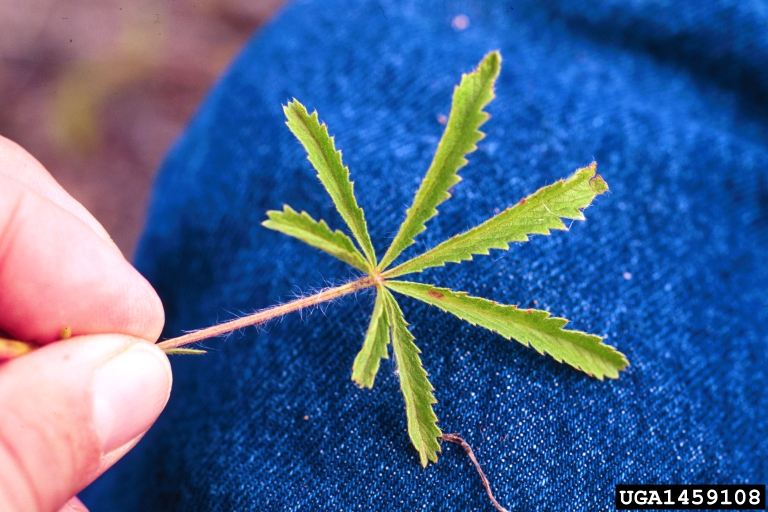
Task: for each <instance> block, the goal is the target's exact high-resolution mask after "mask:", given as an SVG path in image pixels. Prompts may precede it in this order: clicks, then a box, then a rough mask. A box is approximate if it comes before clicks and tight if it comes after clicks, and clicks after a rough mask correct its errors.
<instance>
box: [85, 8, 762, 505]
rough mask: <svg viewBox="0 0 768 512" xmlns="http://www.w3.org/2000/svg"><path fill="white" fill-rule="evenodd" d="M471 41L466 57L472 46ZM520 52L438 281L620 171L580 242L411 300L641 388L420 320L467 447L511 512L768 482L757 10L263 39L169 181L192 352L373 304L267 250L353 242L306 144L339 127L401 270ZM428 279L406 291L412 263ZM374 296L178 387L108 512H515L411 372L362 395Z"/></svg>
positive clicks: (368, 11) (426, 240)
mask: <svg viewBox="0 0 768 512" xmlns="http://www.w3.org/2000/svg"><path fill="white" fill-rule="evenodd" d="M459 14H464V15H466V16H467V17H468V19H469V21H470V24H469V27H468V28H466V30H463V31H457V30H455V29H454V28H452V26H451V20H452V19H453V18H454V17H455V16H456V15H459ZM493 49H500V50H501V53H502V57H503V63H502V71H501V75H500V77H499V80H498V82H497V87H496V95H497V98H496V100H494V101H493V102H492V103H491V104H490V106H489V107H488V111H489V112H490V113H491V115H492V118H491V119H490V120H489V121H488V122H487V123H486V125H485V126H484V128H483V130H484V131H485V132H486V134H487V136H486V138H485V139H483V140H482V141H481V142H480V143H479V149H478V151H476V152H475V153H473V154H472V155H471V156H470V157H469V161H470V163H469V165H468V166H466V167H465V168H464V169H462V171H461V176H462V178H463V181H462V182H461V183H459V184H457V185H456V186H455V187H454V188H453V190H452V194H453V197H452V198H451V199H450V200H449V201H447V202H446V203H444V204H443V205H441V206H440V207H439V211H440V214H439V215H438V216H437V217H435V218H434V219H433V220H431V221H430V222H429V224H428V229H427V231H426V232H424V233H423V234H422V235H420V236H419V237H418V238H417V243H416V244H415V245H414V246H413V247H411V248H409V249H408V250H407V251H406V253H405V254H404V255H403V257H408V256H413V255H416V254H417V253H419V252H421V251H424V250H425V249H427V248H429V247H432V246H434V245H435V244H437V243H438V242H440V241H442V240H443V239H445V238H446V237H449V236H451V235H454V234H457V233H459V232H461V231H463V230H465V229H467V228H470V227H472V226H474V225H476V224H477V223H479V222H481V221H483V220H485V219H487V218H488V217H490V216H492V215H493V214H494V213H495V212H498V211H500V210H501V209H504V208H505V207H507V206H510V205H513V204H515V203H516V202H517V201H518V200H519V199H521V198H522V197H524V196H525V195H527V194H530V193H532V192H534V191H535V190H537V189H538V188H539V187H541V186H544V185H547V184H551V183H552V182H553V181H555V180H557V179H559V178H564V177H567V176H568V175H570V173H571V172H573V171H574V170H575V169H576V168H578V167H582V166H585V165H588V164H589V163H590V162H591V161H592V160H593V159H595V160H596V161H597V162H598V172H600V174H601V175H602V176H603V177H604V178H605V179H606V181H607V182H608V184H609V186H610V188H611V192H610V193H609V194H605V195H602V196H600V197H598V198H597V199H596V200H595V203H594V204H593V205H592V206H591V207H590V208H589V209H588V210H586V216H587V218H588V220H587V221H586V222H573V223H572V224H570V230H569V231H568V232H556V233H554V234H553V235H552V236H549V237H545V236H534V237H532V239H531V241H530V242H528V243H524V244H515V245H514V246H513V247H511V249H510V250H509V251H508V252H502V251H493V252H492V254H491V255H490V256H477V257H475V260H474V261H473V262H465V263H462V264H461V265H456V264H448V265H447V267H445V268H436V269H430V270H428V271H426V272H424V273H423V274H420V275H416V276H413V277H409V278H408V279H413V280H416V281H420V282H427V283H435V284H438V285H441V286H450V287H452V288H454V289H458V290H464V291H467V292H469V293H471V294H473V295H477V296H481V297H486V298H490V299H494V300H497V301H500V302H503V303H507V304H519V305H520V306H521V307H536V308H541V309H546V310H548V311H550V312H552V313H553V314H554V315H557V316H563V317H566V318H568V319H570V320H571V322H572V323H571V324H570V326H571V327H573V328H577V329H581V330H586V331H589V332H593V333H597V334H601V335H605V336H606V337H607V338H606V342H607V343H609V344H611V345H613V346H615V347H617V348H618V349H619V350H621V351H622V352H624V353H625V354H626V355H627V357H628V359H629V361H630V363H631V366H630V367H629V368H628V370H627V371H625V372H622V374H621V377H620V378H619V379H618V380H615V381H606V382H600V381H597V380H595V379H592V378H590V377H588V376H586V375H583V374H582V373H580V372H578V371H576V370H574V369H572V368H571V367H569V366H566V365H562V364H559V363H557V362H555V361H553V360H552V359H551V358H549V357H544V356H540V355H538V354H537V353H536V352H535V351H534V350H532V349H529V348H525V347H523V346H521V345H520V344H518V343H515V342H509V341H506V340H504V339H503V338H501V337H500V336H498V335H495V334H493V333H491V332H488V331H485V330H483V329H481V328H477V327H472V326H470V325H469V324H466V323H464V322H462V321H460V320H458V319H456V318H454V317H452V316H450V315H448V314H444V313H442V312H440V311H438V310H437V309H435V308H430V307H429V306H427V305H423V304H421V303H418V302H416V301H414V300H411V299H408V298H404V297H398V300H399V302H400V304H401V306H402V308H403V310H404V312H405V316H406V320H407V321H408V322H409V323H410V324H411V326H412V332H413V334H414V335H415V337H416V343H417V344H418V346H419V347H420V348H421V350H422V352H423V354H422V360H423V363H424V366H425V367H426V369H427V371H428V372H429V374H430V380H431V382H432V383H433V385H434V386H435V388H436V391H435V394H436V397H437V399H438V401H439V403H438V404H436V406H435V411H436V413H437V415H438V417H439V419H440V422H439V425H440V427H441V428H442V430H443V431H444V432H458V433H460V434H461V435H462V436H463V437H464V438H465V439H466V440H467V441H468V442H469V443H470V445H472V447H473V448H474V450H475V452H476V454H477V456H478V458H479V460H480V462H481V464H482V465H483V468H484V470H485V472H486V474H487V475H488V478H489V479H490V482H491V486H492V487H493V489H494V490H495V493H496V497H497V498H498V500H499V501H500V502H501V503H502V504H504V505H506V506H507V507H509V508H510V509H512V510H585V511H592V510H613V497H614V487H613V486H614V484H616V483H741V482H745V483H766V482H767V481H768V420H767V419H766V412H767V411H768V391H766V384H767V383H768V328H767V327H766V325H768V265H767V264H766V263H767V262H768V101H767V98H768V4H766V2H765V1H758V0H752V1H749V0H746V1H745V0H712V1H707V2H672V1H671V0H670V1H652V0H632V1H629V2H627V1H620V0H601V1H598V0H588V1H584V2H575V1H568V0H560V1H553V2H548V3H546V5H542V3H540V2H534V1H530V2H526V1H522V0H519V1H518V0H516V1H515V2H511V3H510V2H498V1H445V2H441V1H416V0H411V1H408V0H404V1H388V0H380V1H360V0H326V1H316V0H312V1H297V2H294V3H292V4H289V5H288V6H287V7H286V8H284V9H283V10H282V12H281V13H279V15H278V16H277V17H276V18H275V20H273V21H272V22H271V23H270V24H269V25H268V26H266V27H264V28H263V29H262V30H260V31H259V33H258V34H256V36H255V37H254V39H253V40H252V41H251V42H250V43H249V44H248V45H247V46H246V47H245V49H244V50H243V52H242V53H241V55H240V56H239V58H238V59H237V60H236V61H235V62H234V63H233V65H232V66H231V67H230V69H229V70H228V72H227V73H226V74H225V75H224V76H223V78H222V79H221V80H220V82H219V83H218V84H217V85H216V86H215V88H214V89H213V90H212V91H211V93H210V95H209V97H208V98H207V100H206V101H205V102H204V103H203V105H202V107H201V109H200V111H199V112H198V113H197V115H196V116H195V118H194V120H193V121H192V122H191V123H190V125H189V128H188V129H187V131H186V133H185V134H184V135H183V137H181V139H180V140H179V141H178V142H177V144H176V145H175V147H174V148H173V150H172V151H171V152H170V154H169V156H168V158H167V160H166V161H165V163H164V164H163V166H162V169H161V171H160V173H159V175H158V178H157V181H156V185H155V188H154V193H153V199H152V202H151V207H150V211H149V218H148V221H147V225H146V229H145V232H144V235H143V239H142V242H141V245H140V249H139V251H138V255H137V258H136V264H137V266H138V268H139V270H140V271H141V272H142V273H143V274H144V275H145V276H147V278H148V279H149V280H150V281H151V283H152V284H153V286H155V288H156V289H157V290H158V292H159V294H160V296H161V298H162V300H163V304H164V306H165V310H166V315H167V323H166V328H165V332H164V337H172V336H176V335H179V334H181V333H182V332H183V331H184V330H191V329H196V328H202V327H206V326H209V325H212V324H214V323H217V322H220V321H223V320H226V319H229V318H232V317H235V316H239V315H241V314H244V313H248V312H251V311H254V310H257V309H260V308H263V307H267V306H270V305H274V304H276V303H278V302H280V301H287V300H290V299H291V298H293V297H294V296H295V295H296V294H304V293H309V292H311V291H313V289H317V288H321V287H325V286H328V285H330V284H340V283H342V282H344V281H346V280H348V279H350V278H352V277H353V276H354V275H355V272H354V271H351V270H350V267H347V266H345V264H343V263H341V262H339V261H336V260H335V259H334V258H332V257H330V256H328V255H326V254H324V253H321V252H319V251H316V250H314V249H311V248H309V247H308V246H306V245H304V244H303V243H302V242H299V241H297V240H295V239H292V238H289V237H287V236H285V235H282V234H280V233H277V232H274V231H270V230H267V229H265V228H263V227H262V226H261V222H262V221H263V220H264V219H265V218H266V215H265V212H266V211H267V210H269V209H280V208H281V207H282V205H283V204H289V205H291V206H292V207H293V208H295V209H297V210H299V211H301V210H306V211H307V212H309V213H310V214H311V215H312V216H313V217H315V218H323V219H325V220H326V221H328V223H329V225H330V226H331V227H333V228H337V229H343V226H344V225H343V221H342V220H341V218H340V216H339V215H338V214H337V213H336V212H335V211H334V208H333V204H332V202H331V200H330V198H329V197H328V195H327V193H326V192H325V191H324V189H323V188H322V186H321V184H320V182H319V181H318V180H317V178H316V177H315V173H314V171H313V170H312V168H311V166H310V164H309V162H308V161H307V160H306V157H305V153H304V150H303V149H302V148H301V146H300V145H299V143H298V142H297V141H296V140H295V138H294V137H293V135H291V133H290V132H289V131H288V129H287V127H286V126H285V124H284V117H283V114H282V110H281V105H282V104H285V103H287V101H288V100H289V99H290V98H292V97H296V98H298V99H299V100H300V101H301V102H302V103H304V104H305V105H306V106H307V107H308V108H309V109H310V110H313V109H317V110H318V111H319V113H320V117H321V119H322V120H323V121H325V122H326V123H327V124H328V126H329V130H330V133H331V134H332V135H335V138H336V145H337V148H339V149H341V150H342V151H343V153H344V160H345V164H347V165H348V166H349V168H350V171H351V175H352V179H353V180H354V182H355V192H356V194H357V197H358V200H359V202H360V204H361V206H362V207H363V209H364V210H365V215H366V219H367V221H368V225H369V228H370V230H371V234H372V238H373V242H374V245H375V247H376V248H377V251H378V254H379V256H381V255H383V253H384V250H385V249H386V247H387V245H388V243H389V241H390V240H391V239H392V237H393V236H394V234H395V232H396V230H397V228H398V226H399V223H400V222H401V221H402V219H403V218H404V212H405V209H406V207H407V206H408V205H410V203H411V200H412V197H413V194H414V192H415V190H416V188H417V187H418V185H419V182H420V180H421V179H422V177H423V176H424V173H425V171H426V169H427V167H428V165H429V162H430V159H431V156H432V155H433V153H434V150H435V148H436V145H437V142H438V140H439V137H440V135H441V133H442V130H443V126H442V125H441V124H440V123H439V122H438V117H439V116H440V115H441V114H445V115H447V114H448V112H449V109H450V103H451V95H452V92H453V86H454V85H455V84H457V83H458V81H459V79H460V76H461V73H463V72H468V71H470V70H471V69H472V68H473V67H474V66H475V65H476V64H477V63H478V62H479V61H480V59H481V58H482V56H483V55H484V54H485V53H486V52H488V51H490V50H493ZM400 261H403V260H402V259H401V260H400ZM372 298H373V295H372V293H370V292H361V293H358V294H357V295H355V296H348V297H345V298H342V299H339V300H337V301H334V302H332V303H330V304H326V305H324V306H323V307H322V308H318V309H317V310H315V311H314V312H312V314H308V313H307V312H305V313H303V314H291V315H288V316H286V317H284V318H283V319H281V320H280V321H274V322H272V323H270V324H269V325H268V326H266V327H265V328H263V329H256V328H247V329H244V330H242V331H240V332H237V333H235V334H233V335H231V336H229V337H228V338H227V339H226V340H220V339H216V340H208V341H206V342H204V343H203V345H204V346H206V347H208V348H210V352H209V353H208V354H207V355H205V356H199V357H192V356H176V357H173V358H172V362H173V371H174V378H175V384H174V388H173V393H172V396H171V399H170V402H169V404H168V407H167V409H166V410H165V412H164V413H163V414H162V416H161V417H160V420H159V421H158V423H157V424H156V425H155V426H154V427H153V428H152V430H151V431H150V432H149V433H148V434H147V436H146V437H145V439H144V440H143V441H142V442H141V443H140V444H139V445H138V446H137V448H136V449H135V450H134V451H133V452H131V453H130V454H129V455H128V456H126V457H125V459H124V460H123V461H121V462H120V463H118V464H117V466H116V467H115V468H114V469H112V470H110V471H109V472H108V473H107V474H106V475H104V476H103V477H102V478H101V479H100V480H99V481H98V482H97V483H95V484H94V485H93V486H91V487H90V488H89V489H87V490H86V491H85V492H84V493H82V498H83V500H84V501H85V502H86V504H88V505H89V506H91V507H92V510H94V511H100V510H110V511H113V510H114V511H123V510H125V511H134V510H216V511H228V510H462V511H464V510H481V511H484V510H492V506H491V504H490V502H489V500H488V499H487V497H486V496H485V494H484V491H483V488H482V486H481V484H480V480H479V478H478V476H477V473H476V472H475V469H474V468H473V466H472V465H471V464H470V462H469V459H468V458H467V456H466V455H465V454H464V453H463V451H462V450H461V449H460V448H459V447H457V446H455V445H451V444H444V445H443V452H442V454H441V456H440V458H439V462H438V463H437V464H434V465H430V466H429V467H428V468H427V469H422V468H421V467H420V466H419V463H418V457H417V454H416V452H415V450H414V449H413V448H412V447H411V445H410V442H409V439H408V434H407V430H406V417H405V410H404V403H403V400H402V397H401V394H400V390H399V387H398V379H397V375H396V374H395V366H394V362H393V360H392V359H389V360H387V361H384V362H383V363H382V367H381V369H380V371H379V375H378V377H377V379H376V384H375V386H374V389H373V390H372V391H370V390H359V389H358V388H357V387H356V386H355V385H354V384H353V383H352V382H351V381H350V375H351V367H352V361H353V360H354V358H355V355H356V353H357V351H358V350H359V348H360V346H361V344H362V340H363V336H364V333H365V329H366V327H367V321H368V318H369V317H370V313H371V310H372V306H373V300H372Z"/></svg>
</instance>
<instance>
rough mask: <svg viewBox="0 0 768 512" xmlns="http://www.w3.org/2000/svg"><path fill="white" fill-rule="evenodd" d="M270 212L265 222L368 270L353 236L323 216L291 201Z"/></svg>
mask: <svg viewBox="0 0 768 512" xmlns="http://www.w3.org/2000/svg"><path fill="white" fill-rule="evenodd" d="M267 216H268V217H269V220H265V221H264V222H262V223H261V225H262V226H264V227H266V228H269V229H274V230H275V231H279V232H281V233H284V234H286V235H290V236H292V237H295V238H298V239H299V240H301V241H302V242H305V243H307V244H309V245H311V246H312V247H315V248H317V249H320V250H321V251H325V252H327V253H328V254H331V255H333V256H336V257H337V258H339V259H340V260H341V261H343V262H346V263H349V264H350V265H352V266H353V267H355V268H356V269H358V270H362V271H363V272H368V270H369V265H368V263H367V262H366V261H365V257H364V256H363V255H362V254H360V251H358V250H357V248H356V247H355V244H354V243H352V240H350V238H349V237H348V236H347V235H345V234H344V233H342V232H341V231H338V230H337V231H331V228H329V227H328V224H326V223H325V221H324V220H321V221H320V222H318V221H316V220H315V219H313V218H312V217H310V216H309V214H308V213H307V212H301V213H298V212H297V211H296V210H294V209H293V208H291V207H290V206H288V205H285V206H283V211H279V210H270V211H268V212H267Z"/></svg>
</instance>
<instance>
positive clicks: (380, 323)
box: [352, 289, 389, 388]
mask: <svg viewBox="0 0 768 512" xmlns="http://www.w3.org/2000/svg"><path fill="white" fill-rule="evenodd" d="M388 343H389V323H388V322H387V312H386V308H385V307H384V297H383V295H382V292H381V290H379V289H377V292H376V302H375V303H374V305H373V314H372V315H371V323H370V324H369V325H368V332H367V333H366V334H365V341H363V348H362V349H360V352H359V353H358V354H357V357H356V358H355V363H354V364H353V365H352V380H353V381H354V382H356V383H357V385H358V386H360V387H361V388H373V381H374V379H375V378H376V373H377V372H378V371H379V365H380V363H381V360H382V359H387V344H388Z"/></svg>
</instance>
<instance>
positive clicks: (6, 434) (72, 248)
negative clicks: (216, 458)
mask: <svg viewBox="0 0 768 512" xmlns="http://www.w3.org/2000/svg"><path fill="white" fill-rule="evenodd" d="M163 322H164V313H163V307H162V304H161V302H160V299H159V298H158V296H157V294H156V293H155V291H154V290H153V289H152V287H151V286H150V285H149V283H148V282H147V281H146V280H145V279H144V278H143V277H142V276H141V275H140V274H139V273H138V272H137V271H136V270H135V269H134V268H133V267H132V266H131V265H130V264H129V263H128V262H127V261H126V260H125V258H124V257H123V255H122V254H121V253H120V251H119V250H118V249H117V247H116V246H115V245H114V243H113V242H112V240H111V239H110V238H109V235H107V233H106V231H105V230H104V228H103V227H102V226H101V225H100V224H99V223H98V221H96V219H94V218H93V217H92V216H91V215H90V214H89V213H88V212H87V211H86V210H85V208H83V206H82V205H80V203H78V202H77V201H75V200H74V199H73V198H72V197H71V196H69V195H68V194H67V193H66V192H65V191H64V189H62V188H61V187H60V186H59V185H58V184H57V183H56V182H55V181H54V179H53V178H52V177H51V176H50V175H49V174H48V172H47V171H46V170H45V169H44V168H43V166H42V165H41V164H40V163H39V162H37V161H36V160H35V159H34V158H33V157H32V156H31V155H29V153H27V152H26V151H24V150H23V149H22V148H21V147H19V146H18V145H16V144H15V143H13V142H11V141H9V140H7V139H5V138H3V137H0V330H2V331H5V332H6V333H7V334H8V335H9V337H11V338H14V339H17V340H23V341H33V342H36V343H39V344H43V345H45V346H43V347H42V348H40V349H38V350H35V351H33V352H31V353H29V354H27V355H24V356H22V357H19V358H16V359H12V360H10V361H8V362H5V363H0V510H3V511H17V510H18V511H24V512H27V511H56V510H62V511H81V510H85V507H84V506H83V505H82V503H80V501H79V500H78V499H77V498H76V497H74V496H75V494H77V493H78V492H79V491H80V490H81V489H83V488H84V487H85V486H87V485H88V484H89V483H91V482H92V481H93V480H94V479H96V477H98V476H99V475H100V474H101V473H103V472H104V471H105V470H106V469H107V468H109V467H110V466H111V465H112V464H114V463H115V462H116V461H117V460H118V459H120V457H122V456H123V455H124V454H125V453H126V452H128V451H129V450H130V449H131V448H133V446H134V445H135V444H136V443H137V442H138V441H139V439H140V438H141V436H142V435H143V434H144V432H146V431H147V429H149V427H150V426H151V425H152V423H153V422H154V421H155V419H156V418H157V416H158V415H159V414H160V411H161V410H162V409H163V407H164V406H165V404H166V402H167V401H168V397H169V394H170V389H171V369H170V365H169V363H168V359H167V358H166V356H165V354H163V352H162V351H160V350H159V349H157V348H156V347H155V346H154V345H153V342H154V341H155V340H157V338H158V337H159V335H160V331H161V330H162V327H163ZM64 327H70V328H71V329H72V334H73V337H72V338H71V339H68V340H62V341H57V340H58V339H59V337H60V332H61V331H62V328H64ZM0 336H3V335H2V334H0Z"/></svg>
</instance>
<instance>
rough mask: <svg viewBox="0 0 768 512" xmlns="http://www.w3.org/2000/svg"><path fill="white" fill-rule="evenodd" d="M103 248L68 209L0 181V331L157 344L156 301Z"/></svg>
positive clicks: (0, 176) (32, 337)
mask: <svg viewBox="0 0 768 512" xmlns="http://www.w3.org/2000/svg"><path fill="white" fill-rule="evenodd" d="M29 158H30V159H31V157H29ZM38 165H39V164H38ZM72 201H74V200H72ZM86 213H87V212H86ZM102 230H103V228H102ZM108 240H109V237H108V236H107V238H106V239H105V238H104V236H103V235H102V234H101V233H99V232H98V230H94V229H93V227H92V226H89V225H88V223H87V222H86V221H85V220H83V218H81V216H79V215H76V214H74V213H73V212H72V211H71V210H70V209H67V208H64V207H62V206H60V205H59V204H57V203H56V202H54V201H52V200H51V199H48V198H45V197H43V195H41V194H39V193H38V192H36V191H34V190H33V189H32V188H30V187H29V186H27V185H25V184H22V183H21V182H20V181H19V180H17V179H14V178H11V177H8V175H7V173H0V329H2V330H3V331H5V332H7V333H8V334H9V335H11V336H12V337H14V338H16V339H19V340H23V341H33V342H36V343H41V344H44V343H50V342H52V341H55V340H57V339H59V336H60V333H61V331H62V329H64V328H65V327H68V328H69V329H70V330H71V333H72V334H73V335H81V334H102V333H121V334H129V335H132V336H137V337H140V338H144V339H147V340H150V341H153V342H154V341H155V340H157V338H158V336H159V335H160V332H161V330H162V326H163V322H164V313H163V308H162V304H161V302H160V299H159V297H158V296H157V294H156V293H155V291H154V290H153V289H152V287H151V286H150V285H149V283H148V282H147V281H146V279H144V277H143V276H141V274H139V272H138V271H136V270H135V269H134V268H133V266H131V264H130V263H128V262H127V261H126V260H125V258H124V257H123V256H122V254H121V253H120V252H119V251H118V250H116V248H115V247H114V244H112V243H111V242H110V241H108Z"/></svg>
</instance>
